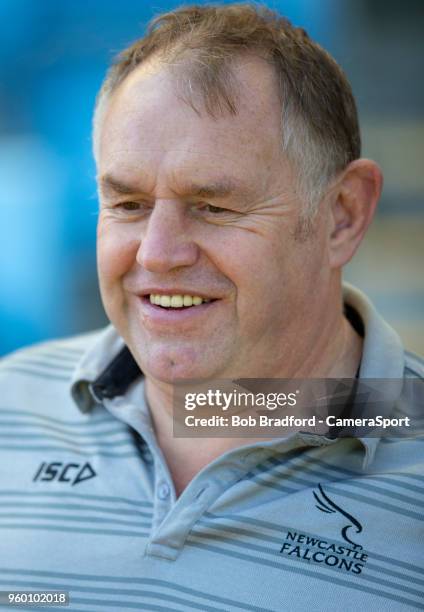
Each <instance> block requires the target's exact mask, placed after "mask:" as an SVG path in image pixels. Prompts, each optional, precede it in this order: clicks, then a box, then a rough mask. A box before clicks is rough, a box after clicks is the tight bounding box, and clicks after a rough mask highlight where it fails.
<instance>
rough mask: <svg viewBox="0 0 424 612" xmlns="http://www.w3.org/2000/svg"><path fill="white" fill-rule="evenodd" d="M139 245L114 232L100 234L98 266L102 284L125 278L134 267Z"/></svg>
mask: <svg viewBox="0 0 424 612" xmlns="http://www.w3.org/2000/svg"><path fill="white" fill-rule="evenodd" d="M137 250H138V245H137V244H136V243H134V241H128V240H124V239H123V238H122V237H120V236H119V235H117V234H114V233H112V232H103V233H102V234H99V237H98V241H97V265H98V271H99V277H100V281H101V282H109V283H110V282H113V281H116V280H118V279H119V278H121V277H122V276H124V275H125V274H126V273H127V272H128V271H129V270H130V269H131V268H132V266H133V265H134V262H135V258H136V255H137Z"/></svg>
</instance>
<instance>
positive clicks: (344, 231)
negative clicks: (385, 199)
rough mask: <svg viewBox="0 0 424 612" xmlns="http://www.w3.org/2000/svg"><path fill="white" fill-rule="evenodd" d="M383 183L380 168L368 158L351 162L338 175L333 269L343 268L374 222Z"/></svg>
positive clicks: (333, 216) (331, 246) (332, 236)
mask: <svg viewBox="0 0 424 612" xmlns="http://www.w3.org/2000/svg"><path fill="white" fill-rule="evenodd" d="M382 186H383V176H382V174H381V170H380V168H379V166H378V164H376V163H375V162H373V161H371V160H369V159H357V160H355V161H353V162H351V163H350V164H349V165H348V166H347V167H346V168H345V170H343V172H342V174H341V175H340V176H339V177H338V180H337V184H336V189H335V190H334V191H333V198H332V202H331V221H332V225H331V234H330V239H329V257H330V265H331V267H332V268H341V267H342V266H344V265H345V264H347V263H348V261H350V259H351V258H352V256H353V255H354V253H355V251H356V249H357V248H358V246H359V245H360V243H361V240H362V238H363V237H364V234H365V232H366V230H367V228H368V226H369V224H370V223H371V221H372V218H373V216H374V212H375V209H376V207H377V203H378V200H379V198H380V194H381V189H382Z"/></svg>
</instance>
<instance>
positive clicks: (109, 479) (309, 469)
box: [0, 287, 424, 612]
mask: <svg viewBox="0 0 424 612" xmlns="http://www.w3.org/2000/svg"><path fill="white" fill-rule="evenodd" d="M345 301H346V303H347V304H349V305H350V307H351V308H352V309H353V310H354V311H355V312H356V313H357V315H358V316H359V317H360V319H361V321H362V324H363V326H364V352H363V358H362V362H361V370H360V376H361V377H365V378H367V377H368V378H372V377H375V378H402V377H404V376H407V377H415V378H417V379H420V378H421V379H423V377H424V365H423V362H422V361H421V360H419V359H418V358H416V357H414V356H412V355H409V354H407V353H405V352H404V350H403V348H402V345H401V342H400V340H399V338H398V336H397V335H396V333H395V332H394V331H393V330H392V329H391V328H390V327H389V326H388V325H387V324H386V323H385V322H384V321H383V320H382V319H381V317H380V316H379V314H378V313H377V312H376V311H375V309H374V308H373V306H372V305H371V304H370V303H369V302H368V300H367V299H366V298H365V296H363V295H362V294H361V293H360V292H359V291H357V290H355V289H353V288H352V287H348V288H346V290H345ZM0 381H1V382H0V389H1V393H0V422H1V429H0V432H1V433H0V438H1V445H0V590H2V591H8V590H14V591H16V590H26V591H45V590H65V591H69V593H70V605H69V608H68V609H69V610H75V611H76V610H81V611H84V612H88V611H93V612H96V611H100V610H102V611H105V610H110V611H111V612H112V611H119V612H120V611H124V610H134V609H135V610H148V611H156V610H158V611H159V610H160V611H167V612H168V611H170V610H172V611H186V610H189V611H192V610H201V611H203V610H205V611H211V612H212V611H213V612H218V611H219V612H229V611H230V612H233V611H234V612H235V611H240V610H249V611H256V612H262V611H264V612H267V611H274V612H277V611H278V612H279V611H281V610H287V611H302V612H303V611H304V610H312V611H329V610H330V611H331V610H337V611H340V610H344V611H352V612H353V611H355V612H357V611H358V610H373V611H379V610H413V609H424V598H423V591H424V537H423V519H424V516H423V503H424V471H423V466H424V459H423V457H424V446H423V440H422V438H414V437H402V438H400V437H399V438H393V437H392V438H383V439H378V438H361V439H356V438H340V439H330V438H326V437H322V436H314V435H311V434H305V433H304V434H302V433H295V434H292V435H289V436H287V437H285V438H283V439H273V440H268V441H266V442H258V443H256V444H249V445H245V446H242V447H239V448H237V449H235V450H232V451H229V452H227V453H225V454H224V455H222V456H220V457H219V458H217V459H216V460H214V461H213V462H212V463H210V464H209V465H208V466H206V467H205V468H204V469H203V470H202V471H201V472H199V473H198V474H197V475H196V476H195V478H194V479H193V480H192V481H191V482H190V483H189V485H188V486H187V487H186V489H185V490H184V491H183V493H182V494H181V495H180V497H179V498H178V499H177V498H176V495H175V491H174V486H173V483H172V480H171V477H170V473H169V470H168V467H167V465H166V463H165V461H164V457H163V454H162V452H161V449H160V448H159V446H158V444H157V441H156V439H155V435H154V432H153V429H152V423H151V420H150V416H149V409H148V406H147V405H146V402H145V399H144V379H143V377H142V376H141V374H140V372H139V370H138V368H137V366H136V364H135V362H134V360H133V359H132V358H131V355H130V353H129V351H128V350H127V349H126V347H125V346H124V344H123V341H122V339H121V338H120V337H119V336H118V335H117V333H116V331H115V330H114V328H113V327H108V328H106V329H105V330H102V331H100V332H95V333H91V334H86V335H83V336H78V337H74V338H71V339H67V340H63V341H54V342H48V343H44V344H40V345H37V346H35V347H32V348H28V349H24V350H21V351H18V352H16V353H15V354H13V355H12V356H10V357H8V358H6V359H4V360H3V361H2V366H1V373H0ZM418 403H419V402H418V399H417V401H416V405H413V406H409V407H408V410H412V411H413V410H415V409H417V408H418ZM0 608H2V609H3V608H4V606H1V605H0ZM15 609H21V608H15ZM22 609H23V610H24V609H28V607H25V608H24V607H22ZM52 609H57V610H59V609H60V608H59V607H58V606H56V607H55V606H52Z"/></svg>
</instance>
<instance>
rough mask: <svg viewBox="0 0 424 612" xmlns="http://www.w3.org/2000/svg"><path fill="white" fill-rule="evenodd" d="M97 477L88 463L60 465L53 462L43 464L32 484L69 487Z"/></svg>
mask: <svg viewBox="0 0 424 612" xmlns="http://www.w3.org/2000/svg"><path fill="white" fill-rule="evenodd" d="M95 476H97V474H96V472H95V471H94V469H93V468H92V467H91V465H90V464H89V463H88V461H87V462H86V463H83V464H81V463H61V462H59V461H53V463H46V462H43V463H42V464H41V465H40V467H39V468H38V470H37V472H36V473H35V476H34V478H33V479H32V481H33V482H37V481H43V482H53V481H56V482H68V483H70V484H71V486H74V485H77V484H79V483H80V482H84V481H85V480H89V479H90V478H94V477H95Z"/></svg>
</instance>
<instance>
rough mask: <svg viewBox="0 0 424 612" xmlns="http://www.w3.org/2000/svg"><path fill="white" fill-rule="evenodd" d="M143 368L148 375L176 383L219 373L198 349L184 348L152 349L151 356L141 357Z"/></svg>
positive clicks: (201, 378) (161, 380)
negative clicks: (199, 353) (169, 349)
mask: <svg viewBox="0 0 424 612" xmlns="http://www.w3.org/2000/svg"><path fill="white" fill-rule="evenodd" d="M139 363H140V365H141V369H142V371H143V373H144V375H145V376H146V377H150V378H154V379H155V380H158V381H160V382H163V383H170V384H176V383H178V382H181V381H184V380H205V379H209V378H213V377H214V376H216V374H217V368H216V367H214V364H212V363H211V362H210V360H208V359H207V358H206V356H203V358H202V356H200V358H199V355H198V353H197V351H195V350H193V349H190V348H187V347H186V348H184V349H180V350H178V351H175V350H171V351H164V350H160V351H152V353H151V355H150V357H149V358H148V359H146V356H144V358H141V359H140V361H139Z"/></svg>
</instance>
